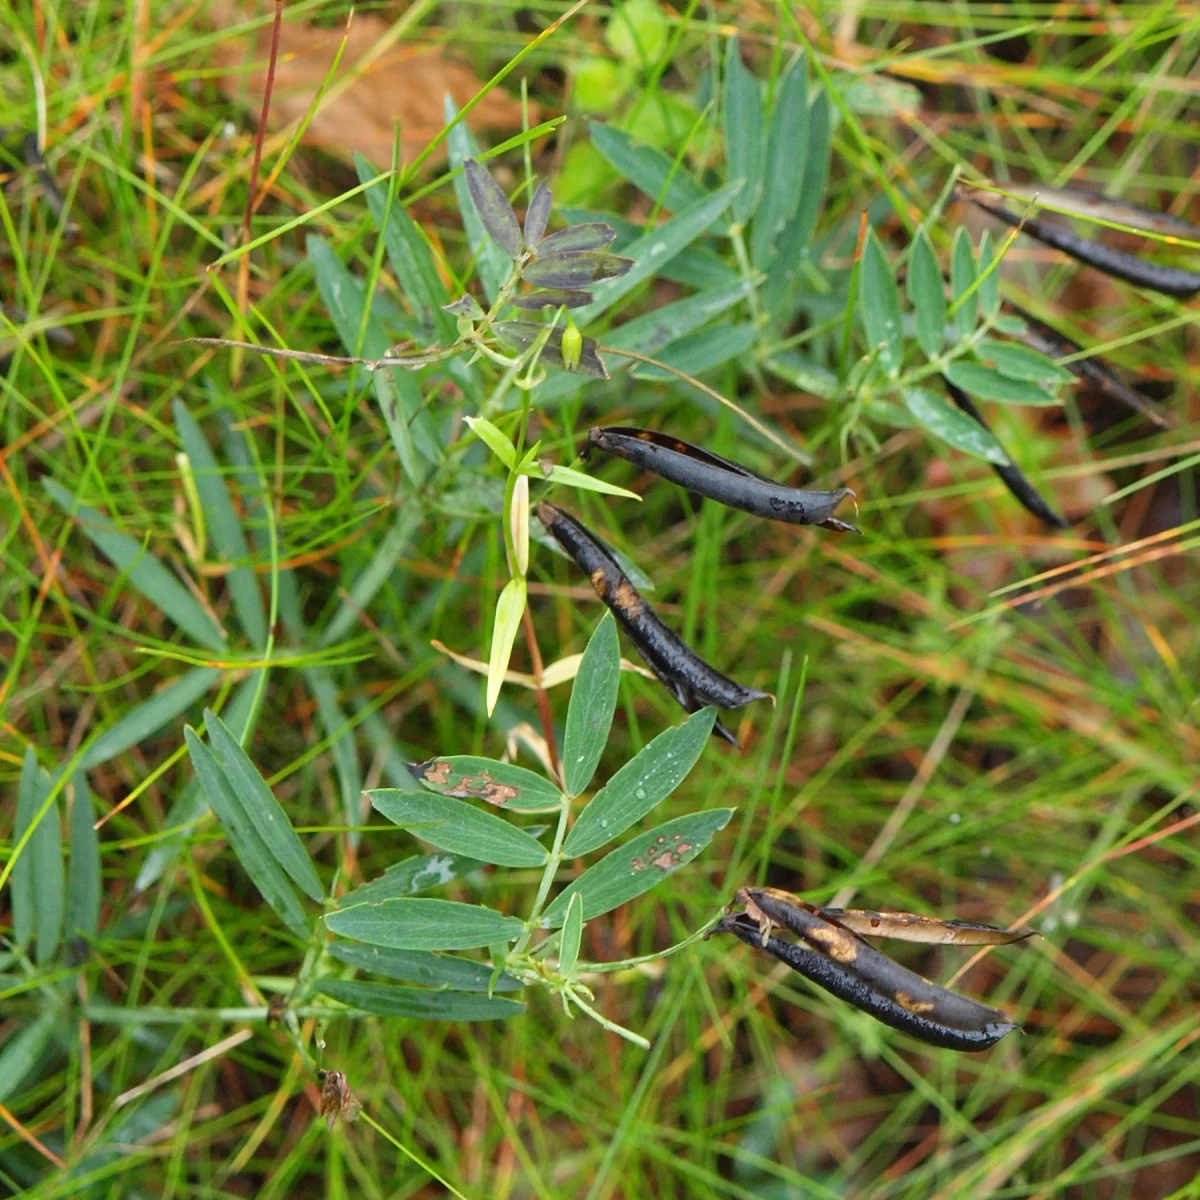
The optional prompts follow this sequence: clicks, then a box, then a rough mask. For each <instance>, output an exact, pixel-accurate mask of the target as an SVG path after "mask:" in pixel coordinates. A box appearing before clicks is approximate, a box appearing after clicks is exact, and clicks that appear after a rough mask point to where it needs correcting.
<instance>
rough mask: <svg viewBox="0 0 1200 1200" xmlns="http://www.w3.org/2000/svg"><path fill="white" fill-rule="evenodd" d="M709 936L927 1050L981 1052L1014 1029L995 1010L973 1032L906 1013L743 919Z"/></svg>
mask: <svg viewBox="0 0 1200 1200" xmlns="http://www.w3.org/2000/svg"><path fill="white" fill-rule="evenodd" d="M713 933H732V934H733V935H734V936H735V937H738V938H740V939H741V940H742V941H743V942H745V943H746V945H747V946H753V947H754V948H755V949H756V950H762V951H765V952H766V953H767V954H769V955H771V957H772V958H776V959H778V960H779V961H780V962H782V963H786V964H787V965H788V966H789V967H791V968H792V970H793V971H797V972H799V973H800V974H801V975H803V976H804V978H805V979H807V980H808V981H809V982H810V983H815V984H816V985H817V987H820V988H824V989H825V991H827V992H829V993H830V994H831V995H833V996H836V997H837V998H838V999H839V1000H845V1001H846V1002H847V1003H848V1004H852V1005H854V1007H855V1008H857V1009H858V1010H859V1011H860V1012H865V1013H867V1014H868V1015H869V1016H872V1017H874V1018H875V1019H876V1020H877V1021H882V1022H883V1023H884V1024H885V1025H890V1026H891V1027H892V1028H893V1029H899V1030H900V1031H901V1032H903V1033H907V1034H910V1035H911V1036H912V1037H915V1038H916V1039H917V1040H918V1041H921V1042H925V1043H926V1044H927V1045H930V1046H941V1047H943V1048H944V1049H947V1050H987V1049H988V1048H989V1047H990V1046H994V1045H995V1044H996V1043H997V1042H998V1041H999V1040H1000V1039H1001V1038H1002V1037H1004V1035H1005V1034H1008V1033H1011V1032H1012V1031H1013V1030H1014V1029H1016V1028H1017V1026H1016V1025H1015V1024H1014V1023H1013V1022H1012V1021H1010V1020H1008V1018H1007V1017H1006V1016H1005V1014H1004V1013H1002V1012H1000V1010H999V1009H992V1010H989V1011H991V1012H994V1013H996V1015H997V1018H998V1019H996V1020H992V1021H988V1022H987V1023H985V1024H984V1025H983V1027H982V1028H978V1029H957V1028H954V1027H953V1026H950V1025H945V1024H943V1023H942V1022H941V1021H939V1020H936V1019H934V1018H932V1017H928V1016H925V1015H923V1014H921V1013H916V1012H910V1011H909V1010H908V1009H907V1008H905V1007H904V1006H903V1005H901V1004H900V1003H899V1002H898V1001H896V1000H895V999H894V998H893V997H891V996H889V995H886V994H884V993H883V992H879V991H876V990H875V989H874V988H872V987H869V986H868V985H867V984H866V983H865V982H863V980H862V979H861V978H860V977H859V976H858V975H857V974H856V973H855V972H854V970H853V969H852V968H850V967H845V966H843V965H842V964H841V963H838V962H836V961H835V960H834V959H832V958H828V957H827V956H826V955H824V954H822V953H820V952H819V951H817V950H809V949H808V948H807V947H805V946H800V945H797V944H796V943H795V942H789V941H785V940H784V939H783V938H777V937H772V936H770V935H769V934H768V935H767V936H766V938H765V939H764V937H763V934H762V931H761V929H760V928H759V924H758V922H757V921H756V920H755V919H754V918H753V917H751V916H749V915H748V914H746V913H735V914H732V915H730V916H727V917H722V918H721V920H720V921H718V922H717V924H716V925H715V926H714V927H713Z"/></svg>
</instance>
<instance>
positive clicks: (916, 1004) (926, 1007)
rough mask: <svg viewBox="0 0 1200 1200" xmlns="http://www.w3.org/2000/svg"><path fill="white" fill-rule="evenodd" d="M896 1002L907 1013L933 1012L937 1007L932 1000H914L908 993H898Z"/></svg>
mask: <svg viewBox="0 0 1200 1200" xmlns="http://www.w3.org/2000/svg"><path fill="white" fill-rule="evenodd" d="M895 1000H896V1003H897V1004H898V1005H900V1007H901V1008H902V1009H904V1011H905V1012H910V1013H918V1014H919V1013H927V1012H933V1010H934V1008H936V1007H937V1006H936V1005H935V1004H934V1002H933V1001H932V1000H914V999H913V998H912V997H911V996H910V995H909V994H908V993H907V992H897V993H896V995H895Z"/></svg>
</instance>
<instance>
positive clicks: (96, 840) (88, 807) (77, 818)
mask: <svg viewBox="0 0 1200 1200" xmlns="http://www.w3.org/2000/svg"><path fill="white" fill-rule="evenodd" d="M73 783H74V793H75V794H74V797H73V799H72V801H71V859H70V862H69V863H68V865H67V915H66V935H67V938H68V939H69V940H73V939H75V938H77V937H82V938H88V939H90V938H94V937H95V936H96V934H97V932H98V931H99V929H100V897H101V875H100V835H99V834H98V833H97V832H96V826H95V810H94V808H93V805H92V794H91V792H90V791H89V789H88V785H87V776H86V775H85V774H84V772H83V771H82V769H80V770H77V771H76V772H75V775H74V777H73Z"/></svg>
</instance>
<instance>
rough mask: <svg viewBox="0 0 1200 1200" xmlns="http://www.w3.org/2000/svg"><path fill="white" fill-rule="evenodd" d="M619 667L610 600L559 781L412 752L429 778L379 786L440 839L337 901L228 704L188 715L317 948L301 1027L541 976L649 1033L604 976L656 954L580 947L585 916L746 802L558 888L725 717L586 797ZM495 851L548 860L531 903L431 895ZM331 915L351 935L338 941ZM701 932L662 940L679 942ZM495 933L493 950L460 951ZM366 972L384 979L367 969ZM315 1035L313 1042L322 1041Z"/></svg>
mask: <svg viewBox="0 0 1200 1200" xmlns="http://www.w3.org/2000/svg"><path fill="white" fill-rule="evenodd" d="M619 672H620V657H619V653H618V648H617V633H616V626H615V624H614V622H613V619H612V617H611V616H610V615H605V616H604V618H603V619H602V620H601V621H600V624H599V625H598V626H597V628H596V630H595V632H594V633H593V634H592V636H591V638H590V640H589V641H588V645H587V648H586V649H585V651H584V653H583V659H582V661H581V663H580V665H579V669H578V674H577V676H576V680H575V685H574V687H573V689H572V692H571V701H570V705H569V707H568V710H567V720H566V732H565V736H564V739H563V747H562V772H561V776H562V777H561V779H560V780H554V779H550V778H547V777H546V776H543V775H539V774H537V773H535V772H533V771H530V770H527V769H525V768H524V767H520V766H516V765H514V764H512V763H506V762H500V761H497V760H492V759H487V758H479V757H474V756H464V755H448V756H445V757H439V758H435V759H431V760H429V761H427V762H424V763H414V764H412V765H411V766H410V771H411V773H412V775H413V777H414V779H415V780H416V781H417V782H418V783H419V785H420V787H419V790H416V791H406V790H403V789H397V788H379V789H375V790H373V791H370V792H368V793H367V795H368V796H369V798H370V801H371V805H372V807H373V808H374V809H375V811H376V812H378V813H379V814H380V815H381V816H383V817H385V818H386V819H387V820H389V821H391V822H392V823H393V824H394V825H397V826H399V827H400V828H402V829H407V830H409V831H410V832H411V833H412V835H413V836H414V837H416V838H418V839H420V840H421V841H423V842H425V843H427V844H428V845H429V846H432V847H434V850H435V852H434V853H431V854H427V855H422V856H418V857H416V858H412V859H407V860H405V861H403V862H401V863H398V864H397V865H396V866H394V867H392V868H391V869H389V870H388V871H387V872H386V873H385V874H384V875H383V876H382V877H381V878H379V879H376V880H373V881H371V882H369V883H367V884H365V885H363V886H362V887H360V888H357V889H355V890H354V891H352V892H350V893H349V894H347V895H344V896H341V897H339V898H337V899H336V900H333V899H332V898H330V897H329V896H328V894H327V893H326V891H325V890H324V887H323V885H322V883H321V881H320V879H319V878H318V876H317V874H316V872H315V871H314V869H313V866H312V863H311V861H310V860H309V858H308V857H307V855H306V853H305V851H304V848H303V845H302V844H301V842H300V840H299V838H298V837H297V835H296V833H295V831H294V830H293V829H292V827H291V825H290V823H289V822H288V819H287V816H286V814H285V812H284V810H283V808H282V807H281V806H280V804H279V802H278V801H277V800H276V799H275V797H274V796H273V795H272V794H271V792H270V789H269V788H268V787H267V785H266V783H265V782H264V781H263V779H262V777H261V775H260V774H259V773H258V771H257V770H256V769H255V767H254V766H253V764H252V763H251V762H250V759H249V758H248V757H247V755H246V753H245V751H244V750H242V748H241V746H240V745H239V743H238V741H237V739H236V738H235V737H234V736H233V734H232V733H231V732H230V731H229V729H228V728H227V727H226V726H225V724H224V723H223V722H222V721H221V719H220V718H219V717H217V716H216V715H215V714H213V713H211V712H206V713H205V726H206V728H207V730H208V739H207V740H205V739H204V738H202V737H201V736H200V734H199V733H197V732H196V731H195V730H193V729H191V728H189V729H188V730H187V746H188V753H189V755H190V756H191V759H192V763H193V765H194V767H195V769H196V773H197V778H198V780H199V783H200V787H201V789H202V790H203V793H204V796H205V798H206V800H207V801H208V803H209V805H210V806H211V808H212V810H213V812H214V813H216V815H217V818H218V820H219V821H220V823H221V826H222V828H223V830H224V832H225V835H226V837H227V838H228V840H229V844H230V846H231V848H232V849H233V851H234V853H235V854H236V855H237V857H238V859H239V861H240V862H241V864H242V866H243V867H244V868H245V870H246V872H247V874H248V875H249V876H250V878H251V879H252V880H253V882H254V884H255V886H256V887H257V888H258V890H259V892H260V893H261V895H262V897H263V899H264V900H265V901H266V903H267V905H268V906H269V907H270V908H271V909H272V910H273V911H274V912H275V914H276V915H277V916H278V917H279V919H280V920H281V921H282V922H283V923H284V925H285V926H286V927H287V929H288V930H289V931H290V932H291V933H292V934H294V935H295V936H296V937H298V938H300V939H302V940H303V941H304V942H305V943H306V944H307V945H308V947H309V950H308V954H307V956H306V957H305V960H304V963H303V965H302V967H301V969H300V972H299V974H298V976H297V979H296V981H295V985H294V987H293V988H292V990H291V992H290V994H289V995H288V997H287V1000H286V1004H285V1006H284V1024H285V1026H286V1027H287V1028H289V1029H290V1030H291V1031H292V1035H293V1037H294V1038H296V1039H297V1042H298V1044H299V1043H300V1037H301V1035H300V1030H299V1025H298V1018H299V1016H302V1015H307V1016H313V1015H318V1016H320V1017H323V1018H334V1017H339V1016H348V1015H354V1014H357V1013H374V1014H377V1015H382V1016H407V1017H416V1018H429V1019H442V1020H491V1019H501V1018H505V1017H510V1016H514V1015H516V1014H518V1013H520V1012H521V1011H522V1010H523V1003H522V999H521V996H520V995H519V993H523V992H524V990H525V989H528V988H533V987H542V988H546V989H547V990H549V991H550V992H552V993H553V994H555V995H557V996H559V997H561V1000H562V1003H563V1005H564V1006H565V1008H566V1010H567V1012H568V1013H572V1012H573V1011H575V1010H578V1011H581V1012H584V1013H587V1014H588V1015H589V1016H591V1017H592V1018H593V1019H594V1020H596V1021H598V1022H600V1023H601V1024H602V1025H604V1027H605V1028H607V1029H611V1030H613V1031H614V1032H616V1033H619V1034H620V1035H621V1036H622V1037H625V1038H626V1039H627V1040H629V1041H632V1042H635V1043H637V1044H639V1045H642V1046H646V1045H648V1043H647V1042H646V1041H645V1039H644V1038H642V1037H641V1036H640V1035H639V1034H637V1033H636V1032H634V1031H631V1030H628V1029H624V1028H622V1027H621V1026H619V1025H617V1024H615V1023H614V1022H612V1021H609V1020H608V1019H607V1018H605V1017H604V1016H602V1015H601V1014H600V1013H599V1012H597V1011H596V1009H595V1008H594V1006H593V1003H592V1001H593V996H592V993H591V990H590V988H589V986H588V983H587V980H588V978H590V977H591V976H593V975H595V974H598V973H604V972H611V971H615V970H618V969H620V968H622V967H625V966H629V965H631V963H633V962H638V961H642V960H629V961H623V962H615V963H588V962H582V961H580V957H579V952H580V945H581V937H582V933H583V928H584V925H585V924H586V922H587V921H590V920H592V919H594V918H596V917H599V916H602V915H603V914H605V913H607V912H610V911H611V910H612V909H614V908H616V907H618V906H619V905H621V904H625V903H627V902H628V901H630V900H633V899H635V898H636V897H638V896H640V895H642V894H643V893H644V892H647V891H649V890H650V889H651V888H653V887H655V886H657V885H658V884H659V883H661V882H662V881H663V880H665V879H667V878H668V877H670V876H671V875H673V874H675V872H676V871H678V870H680V869H681V868H683V867H685V866H686V865H687V864H688V863H690V862H691V861H692V860H693V859H695V858H696V857H697V856H698V855H699V854H700V853H701V852H702V851H703V850H704V849H705V847H706V846H707V845H708V843H709V842H710V841H711V840H712V838H713V837H714V836H715V835H716V834H717V833H718V832H719V831H720V830H722V829H723V828H724V827H725V825H726V824H727V823H728V821H729V819H730V817H731V816H732V815H733V811H734V810H733V809H731V808H715V809H709V810H707V811H703V812H695V813H691V814H688V815H685V816H680V817H675V818H674V819H672V820H670V821H667V822H666V823H664V824H660V825H658V826H655V827H653V828H651V829H649V830H646V831H645V832H642V833H640V834H637V835H635V836H634V837H632V838H629V839H628V840H626V841H624V842H622V843H621V844H620V845H619V846H617V847H616V848H615V849H609V850H608V852H607V853H606V854H604V855H603V856H602V857H600V858H599V859H598V860H597V861H595V862H593V863H592V864H591V865H590V866H588V867H587V868H586V869H585V870H584V871H583V872H582V873H581V874H579V875H578V876H577V877H576V878H575V879H573V880H572V881H571V882H570V883H569V884H568V885H567V886H566V887H563V888H561V889H559V890H558V891H557V892H556V891H555V888H556V885H557V884H558V882H559V875H560V873H561V871H562V868H563V866H564V865H565V864H566V863H568V862H570V861H572V860H575V859H578V858H581V857H583V856H585V855H591V854H593V853H594V852H596V851H598V850H602V849H605V848H606V847H610V846H611V845H612V843H613V842H615V841H616V840H617V839H618V838H620V837H621V835H622V834H624V833H626V832H627V831H628V830H629V829H630V828H632V827H633V826H634V825H635V824H637V823H638V822H640V821H642V820H643V819H644V818H646V817H647V816H649V815H650V814H651V813H652V812H653V811H654V809H655V808H656V807H657V806H658V805H659V804H661V803H662V802H663V801H664V800H665V799H666V798H667V797H668V796H669V795H670V794H671V793H672V792H673V791H674V790H675V789H676V788H677V787H678V786H679V785H680V783H682V782H683V780H684V779H685V778H686V777H687V775H688V773H689V772H690V770H691V769H692V767H693V766H694V765H695V763H696V761H697V760H698V759H699V757H700V755H701V753H702V752H703V750H704V747H705V745H706V743H707V741H708V737H709V735H710V733H711V731H712V727H713V721H714V716H715V714H714V711H713V709H711V708H705V709H703V710H701V711H699V712H697V713H695V714H693V715H692V716H691V717H689V719H688V720H687V721H686V722H685V723H684V724H683V725H680V726H678V727H675V728H671V729H667V730H665V731H664V732H663V733H661V734H659V735H658V737H656V738H655V739H654V740H653V741H651V742H650V743H649V744H648V745H646V746H645V747H644V748H643V749H642V750H641V751H640V752H639V753H638V754H636V755H635V756H634V757H633V758H632V759H630V760H629V761H628V762H627V763H625V765H624V766H622V767H621V768H620V769H619V770H618V771H616V772H615V773H614V774H613V776H612V777H611V778H610V779H609V780H608V781H607V783H606V784H605V785H604V786H603V787H601V788H599V789H598V790H597V791H595V793H594V794H593V795H592V797H591V798H590V799H589V800H587V801H585V802H584V803H583V804H582V805H580V804H579V801H580V798H581V797H582V796H583V795H584V793H585V792H586V791H587V789H588V788H589V786H590V785H591V783H592V780H593V777H594V775H595V772H596V769H597V766H598V764H599V762H600V757H601V755H602V753H603V751H604V747H605V745H606V743H607V741H608V735H609V730H610V727H611V724H612V718H613V712H614V709H615V707H616V700H617V683H618V676H619ZM515 814H522V815H523V814H547V815H549V816H550V817H551V822H550V825H549V828H547V826H546V825H545V824H542V825H537V826H532V827H523V826H521V825H519V824H517V822H516V821H514V820H513V819H512V816H513V815H515ZM547 836H549V844H547V843H546V840H545V839H546V837H547ZM489 866H490V867H502V868H508V869H511V870H526V871H536V872H537V873H538V876H537V884H536V887H531V891H532V898H531V900H530V903H529V905H528V907H527V909H526V910H525V911H524V912H523V913H522V914H520V915H518V914H516V913H505V912H501V911H499V910H497V909H495V908H492V907H489V906H487V905H484V904H482V903H476V902H466V901H463V900H451V899H444V898H440V897H431V896H427V895H424V894H423V893H425V892H427V891H429V890H430V888H432V887H434V886H438V885H441V886H444V885H446V884H449V883H451V882H455V881H457V883H458V885H459V886H460V887H469V888H470V889H472V890H477V891H483V892H486V890H487V886H488V881H489V874H488V872H487V871H486V870H485V867H489ZM304 897H308V899H310V900H312V901H315V902H317V903H319V904H321V905H322V906H323V910H324V911H323V915H322V916H321V917H314V914H312V913H311V912H310V911H308V910H306V906H305V904H304V899H303V898H304ZM327 932H329V933H332V934H333V935H334V938H333V940H332V941H331V942H328V943H327V942H326V936H327ZM698 936H700V935H696V936H694V937H691V938H688V939H687V940H686V941H684V942H681V943H679V944H678V945H676V946H672V947H670V948H669V949H666V950H664V951H662V952H661V953H660V954H658V955H653V956H651V957H656V958H657V957H663V956H665V955H668V954H673V953H676V952H677V951H678V950H680V949H682V948H683V947H684V946H686V945H690V944H691V943H693V942H694V941H695V940H696V937H698ZM485 948H486V950H487V952H488V957H487V959H486V960H485V959H480V958H472V957H467V956H463V955H461V954H458V953H451V952H456V951H471V950H483V949H485ZM363 973H367V974H369V975H372V976H377V977H379V978H376V979H363V978H361V975H362V974H363ZM382 980H387V981H398V982H383V981H382ZM300 1049H301V1051H302V1052H303V1053H305V1055H306V1056H307V1047H305V1046H303V1045H300ZM330 1103H331V1106H332V1100H331V1102H330ZM331 1110H332V1108H331ZM339 1111H340V1110H339Z"/></svg>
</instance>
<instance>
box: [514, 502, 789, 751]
mask: <svg viewBox="0 0 1200 1200" xmlns="http://www.w3.org/2000/svg"><path fill="white" fill-rule="evenodd" d="M537 517H538V520H539V521H541V523H542V524H543V525H544V526H545V528H546V532H547V533H549V534H550V536H551V537H553V538H554V540H555V541H556V542H558V544H559V545H560V546H561V547H562V548H563V549H564V550H565V551H566V552H567V553H568V554H569V555H570V556H571V558H572V559H574V560H575V565H576V566H577V567H579V569H580V570H581V571H583V573H584V574H585V575H587V577H588V578H589V579H590V580H591V584H592V587H593V588H595V590H596V595H597V596H599V597H600V599H601V600H603V601H604V603H605V604H607V605H608V607H609V608H610V609H611V610H612V614H613V616H615V617H616V618H617V621H618V622H619V623H620V624H621V626H622V628H624V630H625V632H626V633H627V634H628V635H629V639H630V641H632V642H633V645H634V648H635V649H636V650H637V652H638V653H639V654H640V655H641V656H642V658H643V659H644V660H645V662H646V665H647V666H648V667H649V668H650V670H652V671H653V672H654V674H655V675H657V676H658V678H659V680H661V682H662V683H663V685H664V686H665V687H666V689H667V690H668V691H669V692H670V693H671V695H672V696H674V697H675V699H676V700H678V701H679V703H680V704H681V705H683V707H684V708H685V709H686V710H687V711H688V712H697V711H698V710H699V709H701V708H704V707H706V706H707V705H709V704H711V705H713V706H715V707H716V708H741V707H742V706H743V705H746V704H749V703H750V702H751V701H752V700H767V699H770V698H771V693H770V692H760V691H758V690H757V689H756V688H748V687H743V686H742V685H741V684H740V683H737V682H735V681H734V680H732V679H730V678H729V677H728V676H726V675H722V674H721V672H720V671H718V670H716V668H714V667H711V666H709V665H708V663H706V662H705V661H704V660H703V659H702V658H701V657H700V656H699V655H698V654H697V653H696V652H695V651H694V650H693V649H692V648H691V647H690V646H688V645H687V644H686V643H685V642H684V641H683V640H682V639H681V638H680V637H679V635H678V634H677V633H676V632H675V631H674V630H673V629H670V628H669V627H668V626H666V625H665V624H663V622H662V620H661V619H660V618H659V616H658V614H657V613H656V612H655V611H654V610H653V609H652V608H651V607H650V606H649V605H648V604H647V603H646V601H645V600H643V599H642V597H641V596H640V595H639V593H638V591H637V589H636V588H635V587H634V586H633V584H632V583H630V581H629V577H628V576H627V575H626V574H625V572H624V571H622V570H621V568H620V566H619V565H618V564H617V560H616V559H615V558H614V557H613V554H612V551H611V550H609V548H608V547H607V546H605V544H604V543H603V542H602V541H600V539H599V538H597V537H596V536H595V535H594V534H593V533H591V532H590V531H589V530H587V529H585V528H584V526H583V525H581V524H580V523H579V522H578V521H577V520H576V519H575V518H574V517H573V516H571V514H570V513H568V512H565V511H564V510H563V509H561V508H559V507H558V505H556V504H550V503H548V502H547V501H545V500H543V501H542V502H541V503H540V504H539V505H538V506H537ZM714 729H715V732H717V733H719V734H720V735H721V736H722V737H723V738H724V739H725V740H726V741H727V742H729V743H731V744H732V745H734V746H736V745H737V739H736V738H735V737H734V736H733V734H732V733H730V732H729V730H727V729H726V728H725V727H724V726H723V725H722V724H721V723H720V721H718V722H717V723H716V725H715V727H714Z"/></svg>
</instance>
